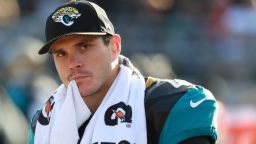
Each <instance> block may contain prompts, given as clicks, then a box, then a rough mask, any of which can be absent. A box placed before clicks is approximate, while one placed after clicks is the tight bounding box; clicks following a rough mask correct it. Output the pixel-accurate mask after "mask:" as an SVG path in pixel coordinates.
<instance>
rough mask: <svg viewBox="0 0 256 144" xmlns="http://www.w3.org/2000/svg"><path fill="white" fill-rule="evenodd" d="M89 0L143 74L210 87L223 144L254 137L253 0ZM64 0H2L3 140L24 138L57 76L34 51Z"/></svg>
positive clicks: (10, 143) (5, 143)
mask: <svg viewBox="0 0 256 144" xmlns="http://www.w3.org/2000/svg"><path fill="white" fill-rule="evenodd" d="M91 1H93V2H95V3H98V4H99V5H101V6H102V7H104V8H105V9H106V11H107V12H108V13H109V17H110V19H111V20H112V22H113V24H114V26H115V29H116V33H119V34H120V35H121V36H122V54H123V55H126V56H128V57H130V59H131V61H132V62H133V63H134V64H135V65H136V66H137V67H138V68H139V69H140V70H141V71H142V73H143V74H144V75H145V76H147V75H151V76H155V77H160V78H179V79H185V80H187V81H190V82H192V83H195V84H199V85H203V86H204V87H206V88H208V89H210V90H211V91H212V92H213V94H214V95H215V96H216V98H217V100H218V101H219V107H220V111H219V115H218V119H219V122H218V125H219V126H218V128H219V132H220V134H219V140H218V144H256V105H255V104H256V64H255V63H254V62H255V61H256V48H255V47H256V40H255V39H256V0H91ZM63 2H66V1H64V0H0V49H1V52H0V144H25V143H26V137H27V132H26V131H27V128H28V125H29V122H30V120H31V118H32V115H33V113H34V112H35V111H36V110H37V108H39V107H41V106H42V105H43V103H44V102H45V100H46V99H47V98H48V97H49V96H50V94H51V92H53V90H54V89H55V88H57V86H58V85H59V84H60V81H59V79H58V76H57V73H56V71H55V68H54V65H53V62H52V59H51V56H50V55H45V56H39V55H38V54H37V51H38V50H39V48H40V47H41V46H42V45H43V43H44V24H45V20H46V18H47V16H48V15H49V12H51V11H52V10H53V9H54V8H55V7H56V6H57V5H59V4H61V3H63Z"/></svg>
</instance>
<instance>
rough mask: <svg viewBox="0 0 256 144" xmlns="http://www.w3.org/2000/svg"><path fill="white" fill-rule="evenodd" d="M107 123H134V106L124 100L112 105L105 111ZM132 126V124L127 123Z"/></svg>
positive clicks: (110, 124) (112, 124)
mask: <svg viewBox="0 0 256 144" xmlns="http://www.w3.org/2000/svg"><path fill="white" fill-rule="evenodd" d="M104 118H105V124H106V125H109V126H115V125H118V124H119V123H132V108H131V106H129V105H126V104H125V103H124V102H119V103H117V104H115V105H112V106H110V107H109V108H108V109H107V111H106V112H105V116H104ZM127 127H130V125H127Z"/></svg>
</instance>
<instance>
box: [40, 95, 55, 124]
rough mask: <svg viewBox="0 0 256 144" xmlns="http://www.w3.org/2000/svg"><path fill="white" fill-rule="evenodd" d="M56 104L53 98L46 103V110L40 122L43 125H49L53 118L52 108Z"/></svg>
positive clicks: (43, 111)
mask: <svg viewBox="0 0 256 144" xmlns="http://www.w3.org/2000/svg"><path fill="white" fill-rule="evenodd" d="M54 104H55V101H54V98H53V96H51V97H50V98H49V99H48V101H47V102H46V104H45V106H44V108H43V109H42V110H41V113H40V115H39V118H38V121H39V123H40V124H41V125H48V124H49V122H50V118H51V113H52V108H53V106H54Z"/></svg>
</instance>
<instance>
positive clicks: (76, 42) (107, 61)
mask: <svg viewBox="0 0 256 144" xmlns="http://www.w3.org/2000/svg"><path fill="white" fill-rule="evenodd" d="M113 39H114V40H113ZM115 40H116V38H115V36H113V37H112V38H111V40H110V43H109V44H108V45H106V44H104V42H103V39H102V37H99V36H66V37H64V38H61V39H59V40H57V41H56V42H54V43H53V45H52V47H51V52H52V55H53V59H54V62H55V66H56V69H57V71H58V74H59V76H60V79H61V80H62V82H63V83H64V84H65V86H67V85H68V84H69V82H70V81H71V80H75V81H76V83H77V85H78V88H79V91H80V93H81V95H82V96H84V97H85V96H88V95H93V94H94V93H97V92H98V91H100V90H101V89H102V88H103V87H104V86H106V83H111V82H112V81H113V71H114V69H116V68H115V67H116V64H114V63H116V61H117V57H118V54H119V53H120V47H119V48H117V47H116V46H117V45H116V44H115ZM113 41H114V42H113ZM111 77H112V78H111Z"/></svg>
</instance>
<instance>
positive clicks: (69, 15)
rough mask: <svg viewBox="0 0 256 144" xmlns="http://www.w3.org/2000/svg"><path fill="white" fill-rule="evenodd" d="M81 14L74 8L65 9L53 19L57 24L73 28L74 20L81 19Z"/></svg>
mask: <svg viewBox="0 0 256 144" xmlns="http://www.w3.org/2000/svg"><path fill="white" fill-rule="evenodd" d="M80 16H81V14H80V13H79V11H78V10H77V9H76V8H74V7H63V8H61V9H59V10H57V11H56V12H55V13H54V14H53V15H52V19H53V21H55V22H61V23H62V24H64V25H65V26H71V25H72V24H73V23H74V20H75V19H77V18H78V17H80Z"/></svg>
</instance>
